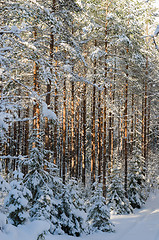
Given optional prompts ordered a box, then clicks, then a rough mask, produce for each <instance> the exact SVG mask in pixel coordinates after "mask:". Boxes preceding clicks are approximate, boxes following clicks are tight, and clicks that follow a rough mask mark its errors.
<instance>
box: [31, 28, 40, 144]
mask: <svg viewBox="0 0 159 240" xmlns="http://www.w3.org/2000/svg"><path fill="white" fill-rule="evenodd" d="M33 36H34V40H35V41H36V39H37V31H36V28H35V29H34V32H33ZM38 71H39V66H38V64H37V62H36V61H34V78H33V89H34V91H35V92H37V93H38V94H39V92H40V88H39V82H38ZM33 118H34V119H33V130H34V131H35V132H36V137H37V138H39V137H40V136H39V133H40V108H39V103H38V102H37V100H35V102H34V105H33ZM33 147H36V146H35V142H33Z"/></svg>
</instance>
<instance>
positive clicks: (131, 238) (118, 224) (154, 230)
mask: <svg viewBox="0 0 159 240" xmlns="http://www.w3.org/2000/svg"><path fill="white" fill-rule="evenodd" d="M111 220H112V222H113V223H114V224H115V230H116V231H115V233H101V232H98V233H94V234H92V235H83V236H81V237H78V238H77V237H72V236H67V235H48V236H46V240H142V239H144V240H159V191H158V192H157V193H156V194H151V196H150V197H149V199H148V201H147V203H146V204H145V205H144V207H143V208H142V209H138V210H135V211H134V213H133V214H130V215H122V216H121V215H120V216H119V215H112V216H111ZM48 227H49V226H48V224H47V223H46V222H42V221H34V222H33V223H29V224H27V225H24V226H19V227H17V228H16V227H13V226H11V225H9V224H8V225H7V229H5V231H3V232H1V231H0V240H28V239H29V240H37V234H38V233H39V231H40V232H41V231H43V230H47V229H48ZM5 232H6V233H5Z"/></svg>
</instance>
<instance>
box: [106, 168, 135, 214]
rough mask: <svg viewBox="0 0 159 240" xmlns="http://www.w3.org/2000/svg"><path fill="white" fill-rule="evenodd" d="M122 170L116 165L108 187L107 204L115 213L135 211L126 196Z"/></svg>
mask: <svg viewBox="0 0 159 240" xmlns="http://www.w3.org/2000/svg"><path fill="white" fill-rule="evenodd" d="M120 173H121V170H120V168H119V167H117V166H114V168H113V169H112V172H111V180H110V181H111V182H110V185H109V188H108V194H107V204H108V205H109V207H110V210H111V211H113V212H114V213H115V214H126V213H128V214H129V213H131V212H133V209H132V207H131V204H130V202H129V200H128V199H127V198H126V197H125V190H124V186H123V182H122V177H121V174H120Z"/></svg>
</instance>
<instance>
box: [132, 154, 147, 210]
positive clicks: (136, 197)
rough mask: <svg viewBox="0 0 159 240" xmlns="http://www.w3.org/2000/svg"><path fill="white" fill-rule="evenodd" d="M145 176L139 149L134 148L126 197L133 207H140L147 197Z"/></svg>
mask: <svg viewBox="0 0 159 240" xmlns="http://www.w3.org/2000/svg"><path fill="white" fill-rule="evenodd" d="M145 176H146V168H145V163H144V161H143V157H142V155H141V151H139V150H138V149H136V150H134V151H133V158H132V159H131V161H130V167H129V175H128V181H129V185H128V199H129V201H130V203H131V206H132V207H133V208H141V206H142V205H143V204H144V203H145V201H146V199H147V197H148V192H147V183H146V178H145Z"/></svg>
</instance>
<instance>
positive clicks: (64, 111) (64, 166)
mask: <svg viewBox="0 0 159 240" xmlns="http://www.w3.org/2000/svg"><path fill="white" fill-rule="evenodd" d="M63 95H64V97H63V99H64V103H63V105H64V106H63V159H62V163H63V165H62V179H63V184H65V178H66V170H65V168H66V79H64V88H63Z"/></svg>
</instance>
